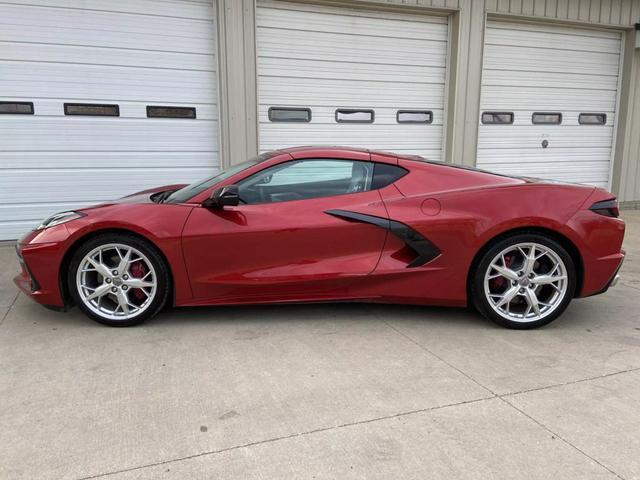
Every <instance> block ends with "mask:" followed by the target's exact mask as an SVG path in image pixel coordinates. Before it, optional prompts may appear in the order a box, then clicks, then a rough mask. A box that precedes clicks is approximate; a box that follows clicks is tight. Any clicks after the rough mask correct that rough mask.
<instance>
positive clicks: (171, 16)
mask: <svg viewBox="0 0 640 480" xmlns="http://www.w3.org/2000/svg"><path fill="white" fill-rule="evenodd" d="M0 12H1V15H0V42H2V58H1V60H0V101H2V100H4V101H7V100H13V101H18V100H23V101H32V102H34V108H35V114H34V115H1V116H0V134H1V136H2V152H0V239H12V238H17V237H18V236H20V235H22V234H23V233H25V231H27V230H28V229H29V228H31V227H33V226H34V225H35V224H36V223H37V222H38V221H39V220H41V219H42V218H43V217H45V216H47V215H49V214H51V213H55V212H56V211H60V210H64V209H70V208H77V207H79V206H83V205H87V204H90V203H94V202H100V201H105V200H109V199H112V198H117V197H120V196H122V195H126V194H129V193H132V192H134V191H137V190H141V189H144V188H148V187H151V186H155V185H162V184H167V183H176V182H190V181H193V180H195V179H197V178H200V177H203V176H206V175H208V174H212V173H213V172H215V171H216V169H217V167H218V145H217V143H218V142H217V125H218V112H217V110H218V109H217V91H216V70H217V59H216V29H215V21H214V20H215V17H214V8H213V3H212V1H210V0H206V1H203V2H196V1H183V0H163V1H160V0H135V1H129V0H127V1H125V0H109V1H107V0H50V1H48V2H35V1H27V0H18V1H14V0H12V1H11V2H6V3H5V2H0ZM65 102H76V103H77V102H80V103H109V104H118V105H119V107H120V116H119V117H84V116H65V115H64V111H63V103H65ZM149 104H152V105H153V104H155V105H169V106H170V105H177V106H189V107H196V109H197V119H195V120H190V119H167V118H146V106H147V105H149Z"/></svg>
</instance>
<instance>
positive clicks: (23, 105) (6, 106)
mask: <svg viewBox="0 0 640 480" xmlns="http://www.w3.org/2000/svg"><path fill="white" fill-rule="evenodd" d="M3 113H4V114H14V115H33V103H32V102H0V114H3Z"/></svg>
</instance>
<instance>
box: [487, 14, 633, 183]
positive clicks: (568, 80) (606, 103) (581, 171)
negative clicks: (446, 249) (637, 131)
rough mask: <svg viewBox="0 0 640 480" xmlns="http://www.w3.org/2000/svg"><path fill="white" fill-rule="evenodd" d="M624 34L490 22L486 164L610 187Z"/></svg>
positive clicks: (495, 168) (489, 167) (491, 167)
mask: <svg viewBox="0 0 640 480" xmlns="http://www.w3.org/2000/svg"><path fill="white" fill-rule="evenodd" d="M620 59H621V35H620V33H617V32H609V31H605V30H593V29H586V28H585V29H583V28H573V27H564V26H538V25H527V24H516V23H503V22H497V21H489V23H488V25H487V30H486V37H485V51H484V68H483V74H482V96H481V101H480V109H481V118H480V127H479V138H478V166H479V167H480V168H485V169H487V170H493V171H497V172H502V173H507V174H515V175H527V176H535V177H541V178H551V179H557V180H564V181H570V182H580V183H590V184H593V185H597V186H601V187H605V188H606V187H607V186H608V183H609V170H610V164H611V156H612V145H613V139H614V132H615V128H614V127H615V123H616V99H617V89H618V75H619V70H620Z"/></svg>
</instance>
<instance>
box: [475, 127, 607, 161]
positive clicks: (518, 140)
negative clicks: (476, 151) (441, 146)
mask: <svg viewBox="0 0 640 480" xmlns="http://www.w3.org/2000/svg"><path fill="white" fill-rule="evenodd" d="M585 129H587V132H588V134H587V135H585ZM612 135H613V128H612V127H606V126H605V127H601V128H593V127H592V126H575V127H562V128H557V129H549V128H547V129H545V128H544V126H541V125H539V126H532V127H530V128H526V129H518V128H517V127H516V128H513V127H511V126H508V125H496V126H494V128H487V129H486V130H485V131H484V132H483V134H482V137H481V138H480V139H479V141H478V147H479V148H493V149H501V148H540V142H541V139H542V140H547V141H548V142H549V147H548V148H546V149H542V148H540V150H549V149H554V148H584V147H607V146H609V145H611V138H612ZM542 154H543V153H542V152H541V155H542Z"/></svg>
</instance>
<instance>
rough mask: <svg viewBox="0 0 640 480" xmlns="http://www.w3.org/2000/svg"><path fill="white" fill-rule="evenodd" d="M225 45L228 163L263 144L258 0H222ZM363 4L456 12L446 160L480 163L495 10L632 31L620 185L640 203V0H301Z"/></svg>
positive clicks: (617, 165) (619, 145)
mask: <svg viewBox="0 0 640 480" xmlns="http://www.w3.org/2000/svg"><path fill="white" fill-rule="evenodd" d="M217 1H218V7H217V8H218V19H219V20H218V21H219V30H218V31H219V33H218V36H219V45H220V47H219V48H220V50H221V51H220V63H221V65H220V83H219V85H220V127H221V128H220V135H221V139H220V141H221V143H220V144H221V157H222V159H223V160H222V161H223V164H225V165H229V164H233V163H237V162H240V161H242V160H243V159H245V158H246V157H248V156H251V155H254V154H255V153H256V152H257V148H258V129H257V119H256V116H257V115H256V111H257V93H256V64H255V21H254V19H255V0H217ZM300 1H304V2H311V3H325V4H333V5H345V6H349V7H355V8H392V9H403V10H405V11H415V12H417V13H420V12H422V13H431V12H433V13H444V14H448V15H450V16H451V25H452V44H451V49H452V51H451V65H450V82H451V84H450V89H449V100H448V120H447V139H446V145H447V149H446V150H447V154H446V160H447V161H449V162H453V163H463V164H466V165H474V164H475V158H476V145H477V136H478V116H479V104H480V80H481V74H482V50H483V37H484V27H485V21H486V18H487V16H488V15H489V16H500V17H506V18H513V19H518V20H524V21H551V22H561V23H565V24H567V23H568V24H580V25H585V24H587V25H597V26H604V27H607V28H617V29H620V30H621V31H624V32H625V35H626V38H627V41H626V55H625V62H624V69H623V82H622V90H621V105H620V111H619V116H618V132H617V138H616V148H615V159H614V168H613V177H612V188H613V190H614V191H615V192H616V193H618V194H619V196H620V199H621V200H623V201H627V202H635V201H637V202H638V205H640V81H639V80H640V49H634V48H633V46H634V40H635V31H634V30H633V25H634V24H635V23H637V22H640V0H413V1H411V0H345V1H339V0H300Z"/></svg>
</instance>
